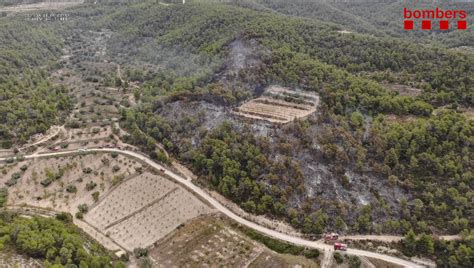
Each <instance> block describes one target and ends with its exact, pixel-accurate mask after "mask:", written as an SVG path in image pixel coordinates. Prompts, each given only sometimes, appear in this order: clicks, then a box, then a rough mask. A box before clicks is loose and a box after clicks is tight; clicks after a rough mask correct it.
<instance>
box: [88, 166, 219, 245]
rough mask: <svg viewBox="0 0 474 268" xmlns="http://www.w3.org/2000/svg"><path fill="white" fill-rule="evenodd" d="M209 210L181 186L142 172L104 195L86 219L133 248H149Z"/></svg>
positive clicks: (119, 241)
mask: <svg viewBox="0 0 474 268" xmlns="http://www.w3.org/2000/svg"><path fill="white" fill-rule="evenodd" d="M210 212H212V210H211V209H210V208H209V206H207V205H206V204H204V203H203V202H201V201H200V200H199V199H198V198H197V197H195V196H194V195H193V194H191V193H190V192H188V191H187V190H185V189H184V188H183V187H182V186H180V185H178V184H176V183H174V182H171V181H169V180H168V179H166V178H164V177H163V176H160V175H154V174H151V173H144V174H142V175H140V176H137V177H135V178H133V179H130V180H128V181H126V182H124V183H122V184H121V185H119V186H118V187H117V188H115V189H113V191H111V192H110V194H108V195H107V196H104V198H103V199H102V200H100V201H99V203H98V204H97V205H96V206H94V207H93V208H92V209H91V210H90V212H89V213H88V214H87V215H86V216H85V218H84V219H85V221H86V222H87V223H89V224H90V225H92V226H93V227H95V228H97V229H98V230H99V231H100V232H102V233H103V234H106V235H107V236H108V237H110V238H111V239H113V240H114V241H115V242H116V243H117V244H119V245H120V246H122V247H123V248H125V249H126V250H129V251H132V250H133V249H135V248H137V247H148V246H150V245H152V244H153V243H155V242H156V241H158V240H159V239H161V238H163V237H164V236H166V235H167V234H168V233H170V232H171V231H173V230H174V229H176V228H177V227H178V226H180V225H182V224H184V223H185V222H187V221H188V220H191V219H193V218H195V217H197V216H199V215H203V214H207V213H210Z"/></svg>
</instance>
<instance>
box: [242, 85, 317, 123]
mask: <svg viewBox="0 0 474 268" xmlns="http://www.w3.org/2000/svg"><path fill="white" fill-rule="evenodd" d="M318 104H319V96H318V95H316V94H313V93H307V92H302V91H296V90H291V89H288V88H282V87H278V86H271V87H269V88H268V89H267V90H265V92H264V94H263V95H262V96H260V97H259V98H256V99H253V100H250V101H248V102H246V103H244V104H242V105H241V106H240V107H238V108H237V109H236V110H235V111H234V114H237V115H240V116H243V117H246V118H252V119H257V120H265V121H269V122H272V123H281V124H285V123H288V122H291V121H293V120H295V119H297V118H303V117H306V116H308V115H310V114H312V113H314V112H315V111H316V109H317V106H318Z"/></svg>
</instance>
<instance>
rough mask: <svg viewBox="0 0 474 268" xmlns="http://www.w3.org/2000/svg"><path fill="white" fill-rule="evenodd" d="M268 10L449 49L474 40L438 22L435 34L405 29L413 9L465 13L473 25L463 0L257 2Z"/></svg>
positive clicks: (468, 9)
mask: <svg viewBox="0 0 474 268" xmlns="http://www.w3.org/2000/svg"><path fill="white" fill-rule="evenodd" d="M255 2H256V3H258V4H261V5H262V6H264V7H266V8H270V9H272V10H275V11H277V12H279V13H282V14H286V15H292V16H300V17H306V18H317V19H319V20H323V21H327V22H331V23H334V24H337V25H339V27H341V28H342V29H344V30H349V31H355V32H359V33H368V34H374V35H376V36H392V37H400V38H404V39H406V40H412V41H414V42H417V43H420V42H422V43H425V44H426V43H433V44H436V45H440V46H446V47H458V46H469V45H472V43H473V42H474V37H473V36H472V34H470V32H469V31H458V30H457V29H456V28H452V29H450V30H449V31H440V30H439V29H438V26H437V23H436V21H435V22H434V23H433V31H420V30H417V31H405V30H404V29H403V7H407V8H408V9H410V10H413V9H434V8H436V7H438V8H441V9H443V10H449V9H451V10H461V9H462V10H466V11H467V12H468V14H470V16H468V18H467V19H468V25H472V22H473V19H472V14H473V13H474V9H473V6H472V4H471V3H468V2H463V1H437V2H432V1H411V2H402V1H396V0H391V1H390V0H389V1H323V0H293V1H285V0H255ZM470 27H471V26H470Z"/></svg>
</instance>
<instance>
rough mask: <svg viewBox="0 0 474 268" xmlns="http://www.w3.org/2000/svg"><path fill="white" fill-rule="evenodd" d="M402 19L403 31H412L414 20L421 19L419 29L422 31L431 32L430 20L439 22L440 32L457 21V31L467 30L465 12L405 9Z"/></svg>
mask: <svg viewBox="0 0 474 268" xmlns="http://www.w3.org/2000/svg"><path fill="white" fill-rule="evenodd" d="M403 18H404V29H405V30H413V29H414V24H415V21H414V20H415V19H421V29H422V30H431V27H432V26H431V20H438V21H439V29H440V30H449V28H450V23H452V22H454V21H455V20H457V29H458V30H466V29H467V20H466V18H467V12H466V11H465V10H442V9H440V8H436V9H434V10H432V9H428V10H426V9H425V10H421V9H414V10H410V9H408V8H406V7H404V8H403Z"/></svg>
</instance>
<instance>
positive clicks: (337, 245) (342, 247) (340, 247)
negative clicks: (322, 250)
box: [334, 243, 347, 251]
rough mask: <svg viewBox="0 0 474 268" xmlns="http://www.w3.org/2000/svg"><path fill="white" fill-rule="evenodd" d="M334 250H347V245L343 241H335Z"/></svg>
mask: <svg viewBox="0 0 474 268" xmlns="http://www.w3.org/2000/svg"><path fill="white" fill-rule="evenodd" d="M334 250H341V251H346V250H347V245H346V244H343V243H334Z"/></svg>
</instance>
